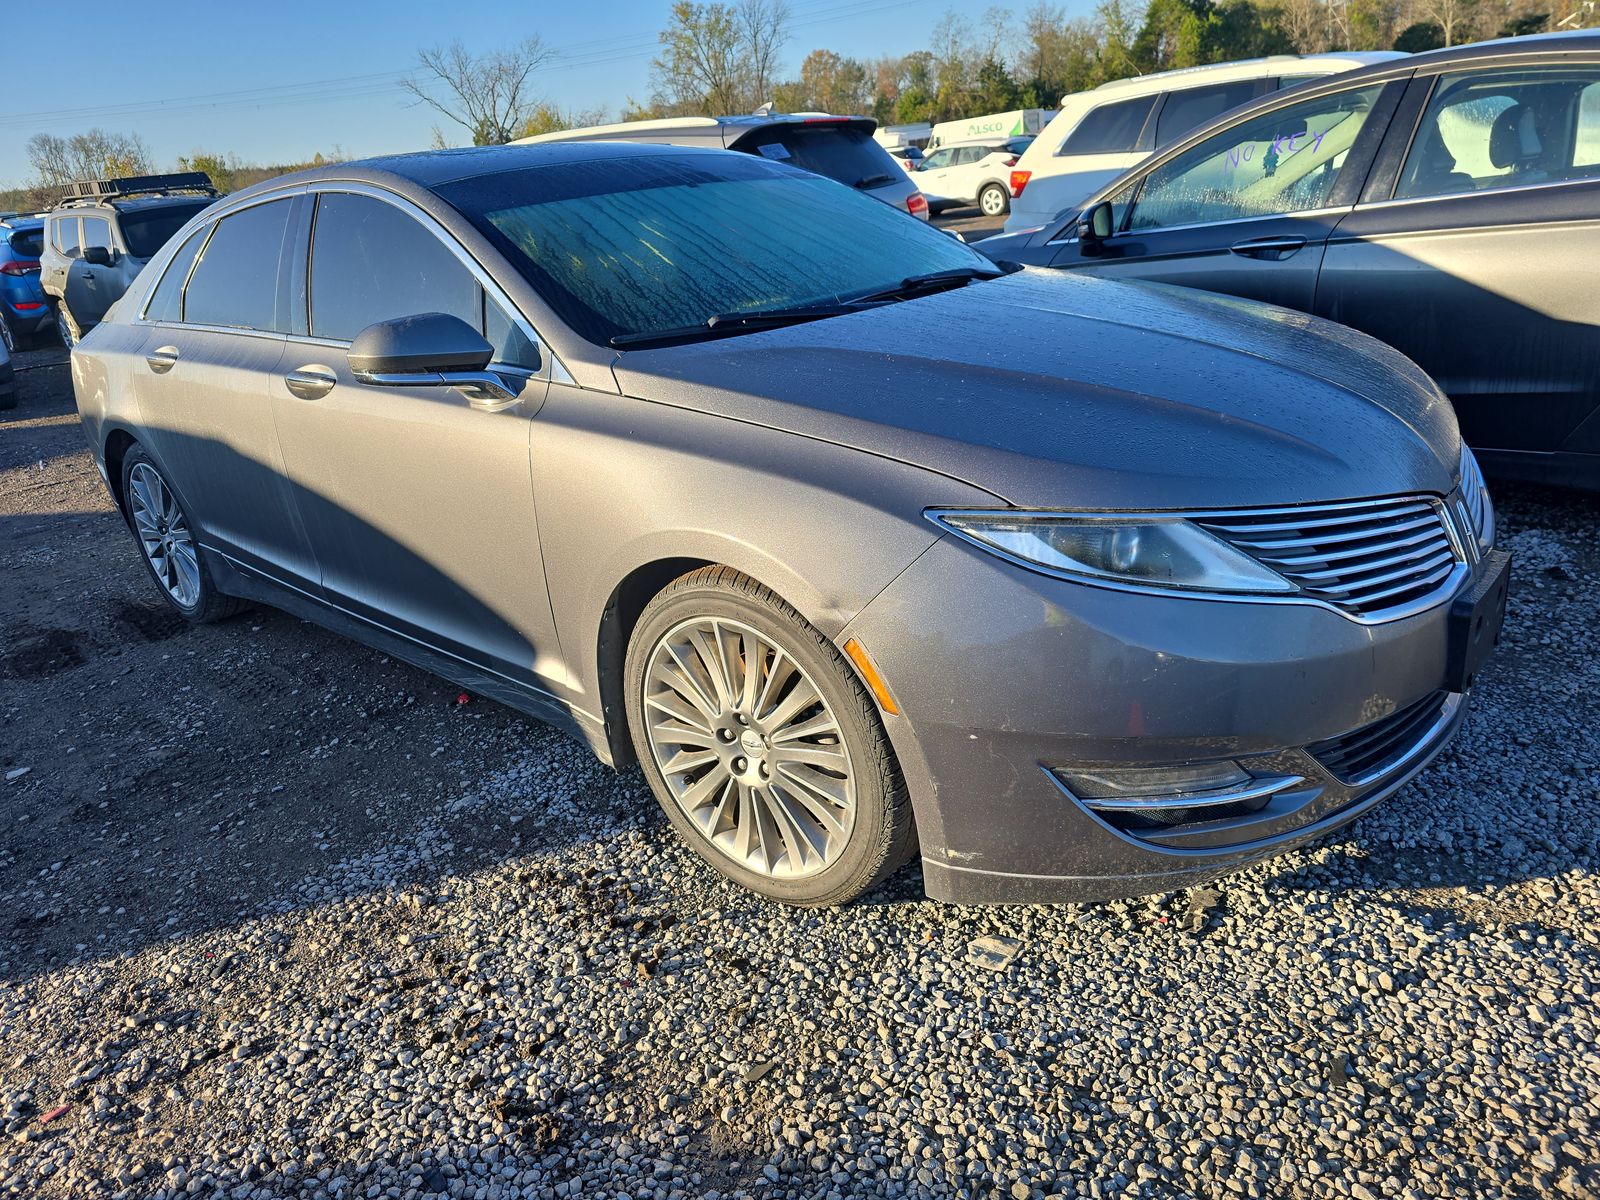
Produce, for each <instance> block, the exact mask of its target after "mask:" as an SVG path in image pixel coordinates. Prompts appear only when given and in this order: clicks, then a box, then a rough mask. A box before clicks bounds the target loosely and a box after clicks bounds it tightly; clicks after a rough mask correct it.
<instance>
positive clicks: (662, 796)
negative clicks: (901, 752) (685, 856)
mask: <svg viewBox="0 0 1600 1200" xmlns="http://www.w3.org/2000/svg"><path fill="white" fill-rule="evenodd" d="M624 674H625V684H626V686H627V689H628V691H627V706H628V724H629V727H630V730H631V732H632V735H633V740H634V747H635V749H636V751H637V753H638V757H639V760H640V763H641V765H642V766H643V768H644V772H645V776H646V778H647V779H648V780H649V782H650V785H651V789H652V790H653V791H654V792H655V794H656V798H657V799H658V800H659V801H660V802H661V806H662V808H663V809H665V810H666V813H667V816H668V817H669V818H670V819H671V821H672V823H673V825H674V827H675V828H676V829H677V830H678V832H679V834H680V835H681V836H682V837H683V838H684V840H685V841H687V842H688V843H689V844H690V845H691V846H693V847H694V848H695V850H696V851H698V852H699V854H700V855H701V857H703V858H704V859H706V861H707V862H709V863H710V864H711V865H712V866H714V867H716V868H717V869H718V870H719V871H721V872H722V873H723V874H724V875H727V876H728V877H729V878H731V879H733V880H734V881H736V882H738V883H741V884H743V885H744V886H745V887H748V888H750V889H751V890H752V891H756V892H759V893H760V894H762V895H764V896H769V897H771V898H772V899H775V900H781V901H784V902H786V903H790V904H842V903H845V902H846V901H848V900H851V899H854V898H855V897H856V896H858V895H860V894H861V893H862V892H863V891H865V890H866V889H867V888H869V887H871V886H872V885H873V884H875V883H877V882H878V881H879V880H880V879H882V878H883V877H884V876H886V875H887V874H888V873H889V872H890V871H892V870H893V869H894V868H895V867H897V866H898V865H899V864H900V863H901V862H902V861H904V859H905V857H906V855H907V854H908V853H909V852H910V851H911V849H912V848H913V847H914V840H913V833H912V824H911V812H910V804H909V802H908V801H907V799H906V792H905V784H904V782H903V781H902V780H901V778H900V774H899V771H898V769H897V767H896V765H895V761H894V754H893V751H892V750H891V749H890V747H889V744H888V738H887V736H886V735H885V733H884V730H883V726H882V722H881V721H880V720H879V718H878V714H877V709H876V707H875V705H874V703H873V701H872V698H871V695H870V693H868V692H867V690H866V688H865V687H864V686H863V685H862V683H861V681H860V680H859V679H858V678H857V677H856V675H855V673H854V672H853V671H852V670H851V668H850V667H849V665H848V664H847V663H846V662H845V660H844V658H843V657H842V656H841V655H840V654H839V652H838V650H836V649H835V648H834V646H833V645H832V643H831V642H829V641H828V640H827V639H826V638H824V637H823V636H822V635H821V634H819V633H818V632H817V631H816V630H815V629H814V628H812V627H811V626H810V625H809V624H807V623H806V622H805V620H804V619H803V618H802V617H801V616H800V615H799V614H798V613H796V612H795V611H794V609H793V608H791V607H790V606H789V605H787V604H785V603H784V602H783V601H782V600H780V599H778V597H777V596H775V595H774V594H773V593H772V592H770V591H769V590H767V589H766V588H764V587H762V586H761V585H760V584H758V583H756V582H754V581H753V580H751V579H748V578H747V577H745V576H742V575H739V574H737V573H736V572H734V571H731V570H729V569H727V568H725V567H706V568H702V569H701V570H699V571H695V572H693V573H691V574H689V575H686V576H684V577H683V578H681V579H679V580H677V581H676V582H674V583H672V584H671V585H669V586H668V587H667V588H666V589H665V590H664V591H663V592H662V593H661V594H660V595H658V596H657V597H656V598H655V599H654V600H652V601H651V602H650V604H649V605H648V606H647V607H646V609H645V611H644V613H643V614H642V615H641V616H640V618H639V623H638V625H637V626H636V628H635V630H634V634H633V638H632V639H631V641H630V643H629V647H628V656H627V663H626V666H625V671H624Z"/></svg>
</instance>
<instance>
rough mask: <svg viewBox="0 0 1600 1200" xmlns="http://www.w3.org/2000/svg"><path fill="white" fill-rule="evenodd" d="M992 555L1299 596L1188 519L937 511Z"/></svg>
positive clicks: (1126, 576) (1159, 583) (1156, 583)
mask: <svg viewBox="0 0 1600 1200" xmlns="http://www.w3.org/2000/svg"><path fill="white" fill-rule="evenodd" d="M928 516H929V517H930V518H932V519H933V520H934V522H935V523H937V524H939V525H942V526H944V527H945V528H946V529H949V530H950V531H951V532H953V533H956V534H958V535H960V536H961V537H964V538H966V539H967V540H968V541H969V542H972V543H974V544H976V545H978V546H981V547H983V548H984V549H985V550H988V551H990V552H991V553H994V554H999V555H1000V556H1002V557H1004V558H1009V559H1012V560H1013V561H1016V562H1020V563H1023V564H1024V565H1026V566H1029V567H1032V568H1034V569H1035V570H1043V571H1046V572H1049V573H1050V574H1052V575H1062V576H1066V577H1069V578H1080V579H1081V578H1089V579H1100V580H1112V581H1116V582H1119V583H1127V584H1139V585H1142V586H1145V587H1160V588H1179V589H1186V590H1191V591H1204V592H1247V593H1257V594H1259V593H1262V592H1293V591H1296V590H1297V589H1296V587H1295V585H1294V584H1292V583H1290V582H1289V581H1288V580H1287V579H1285V578H1283V576H1281V575H1279V574H1278V573H1277V572H1275V571H1272V570H1269V569H1268V568H1266V567H1264V566H1262V565H1261V564H1260V563H1258V562H1256V561H1255V560H1254V559H1253V558H1250V557H1248V556H1247V555H1245V554H1243V553H1242V552H1240V551H1238V550H1235V549H1234V548H1233V547H1232V546H1230V545H1228V544H1227V543H1226V542H1224V541H1221V540H1219V539H1218V538H1215V537H1213V536H1212V535H1211V534H1209V533H1207V532H1206V531H1205V530H1203V529H1201V528H1200V527H1199V526H1196V525H1192V524H1190V523H1189V522H1188V521H1185V520H1184V519H1182V518H1181V517H1158V516H1144V515H1139V516H1126V517H1117V516H1106V517H1100V516H1063V515H1060V514H1056V513H1027V512H1017V511H1014V510H1003V509H1001V510H992V511H978V512H938V511H932V512H929V513H928Z"/></svg>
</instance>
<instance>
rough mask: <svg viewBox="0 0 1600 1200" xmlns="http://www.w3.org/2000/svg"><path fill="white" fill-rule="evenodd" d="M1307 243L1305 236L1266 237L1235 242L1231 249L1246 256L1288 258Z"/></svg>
mask: <svg viewBox="0 0 1600 1200" xmlns="http://www.w3.org/2000/svg"><path fill="white" fill-rule="evenodd" d="M1305 244H1306V240H1305V238H1303V237H1264V238H1250V239H1249V240H1248V241H1243V242H1235V243H1234V244H1233V245H1232V246H1230V247H1229V249H1230V250H1232V251H1233V252H1234V253H1235V254H1238V255H1241V256H1242V257H1244V258H1271V259H1282V258H1288V257H1289V256H1290V255H1291V254H1293V253H1294V252H1295V251H1296V250H1298V249H1300V247H1301V246H1304V245H1305Z"/></svg>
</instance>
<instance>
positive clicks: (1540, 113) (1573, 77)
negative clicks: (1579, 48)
mask: <svg viewBox="0 0 1600 1200" xmlns="http://www.w3.org/2000/svg"><path fill="white" fill-rule="evenodd" d="M1597 165H1600V66H1577V67H1528V68H1524V69H1522V70H1514V71H1478V72H1473V73H1464V74H1459V75H1444V76H1441V77H1440V79H1439V82H1438V83H1437V84H1435V85H1434V89H1433V98H1432V99H1431V100H1430V101H1429V102H1428V110H1427V112H1425V113H1424V114H1423V116H1422V123H1421V124H1420V125H1419V126H1418V127H1417V134H1416V137H1415V138H1413V139H1412V143H1411V151H1410V153H1409V155H1407V157H1406V163H1405V166H1404V167H1402V168H1401V170H1400V182H1399V184H1398V185H1397V186H1396V188H1395V196H1396V197H1397V198H1401V199H1404V198H1407V197H1411V196H1447V195H1453V194H1456V193H1461V192H1474V191H1480V190H1482V189H1484V188H1496V187H1517V186H1521V185H1525V184H1533V183H1555V182H1560V181H1562V180H1567V179H1585V178H1600V170H1597V169H1596V167H1597Z"/></svg>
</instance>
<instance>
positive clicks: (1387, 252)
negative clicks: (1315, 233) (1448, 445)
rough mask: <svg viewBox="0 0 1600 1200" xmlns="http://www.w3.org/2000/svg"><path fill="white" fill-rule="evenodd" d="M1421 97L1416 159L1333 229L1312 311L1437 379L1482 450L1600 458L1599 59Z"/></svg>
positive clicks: (1505, 72)
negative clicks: (1599, 283)
mask: <svg viewBox="0 0 1600 1200" xmlns="http://www.w3.org/2000/svg"><path fill="white" fill-rule="evenodd" d="M1412 86H1413V88H1415V89H1419V90H1421V91H1423V92H1424V93H1425V95H1426V105H1425V106H1419V107H1423V111H1422V117H1421V119H1420V121H1419V122H1418V123H1417V124H1416V126H1415V130H1414V132H1413V129H1412V128H1409V127H1408V128H1406V129H1403V130H1402V129H1401V128H1400V127H1399V122H1398V121H1397V122H1396V128H1395V130H1394V132H1393V133H1392V134H1391V138H1392V139H1393V140H1396V141H1398V140H1399V139H1400V138H1401V137H1402V136H1404V137H1405V139H1406V143H1408V144H1409V150H1407V152H1406V154H1405V158H1404V161H1403V163H1401V165H1399V167H1398V169H1397V170H1393V171H1391V177H1390V178H1388V179H1383V180H1379V179H1376V178H1375V179H1374V180H1373V181H1372V183H1371V184H1370V185H1369V187H1368V190H1367V193H1366V195H1365V196H1364V197H1363V202H1362V203H1361V204H1360V205H1358V206H1357V207H1356V209H1355V211H1354V212H1352V213H1351V214H1350V216H1349V217H1348V218H1347V219H1346V220H1345V221H1344V222H1343V223H1342V224H1340V226H1339V228H1338V231H1337V232H1336V233H1335V234H1334V237H1333V238H1332V240H1331V241H1330V243H1329V246H1328V252H1327V260H1326V263H1325V265H1324V267H1323V271H1322V280H1321V284H1320V286H1319V289H1318V293H1317V303H1316V311H1317V312H1318V313H1319V314H1321V315H1323V316H1327V317H1331V318H1332V319H1333V320H1335V321H1340V322H1343V323H1344V324H1346V325H1351V326H1354V327H1355V328H1357V329H1360V330H1363V331H1365V332H1367V333H1370V334H1372V335H1373V336H1375V337H1378V338H1381V339H1383V340H1384V341H1386V342H1388V343H1389V344H1390V345H1391V346H1394V347H1395V348H1397V349H1398V350H1400V351H1402V352H1403V353H1404V354H1405V355H1407V357H1409V358H1411V359H1412V360H1413V361H1415V362H1416V363H1417V365H1418V366H1420V367H1422V369H1423V370H1425V371H1427V372H1428V374H1430V375H1432V376H1433V377H1434V379H1435V380H1437V381H1438V383H1439V386H1440V387H1441V388H1442V389H1443V390H1444V392H1445V394H1446V395H1448V396H1449V397H1450V399H1451V401H1452V403H1453V404H1454V405H1455V409H1456V413H1457V416H1458V417H1459V418H1460V422H1461V432H1462V435H1463V436H1464V437H1465V439H1466V440H1467V442H1468V444H1469V445H1472V446H1475V447H1479V448H1482V449H1485V450H1490V451H1502V452H1510V453H1511V454H1526V453H1544V452H1550V451H1558V452H1560V451H1565V452H1569V453H1583V454H1597V453H1600V415H1597V413H1600V302H1597V301H1596V294H1597V293H1596V264H1597V263H1600V61H1591V62H1588V63H1582V62H1572V61H1571V60H1568V61H1566V62H1564V63H1561V64H1554V63H1552V64H1549V65H1540V66H1518V67H1506V66H1503V65H1502V66H1499V67H1490V68H1483V69H1479V70H1475V71H1463V72H1457V73H1453V74H1445V75H1441V76H1437V77H1428V78H1420V79H1418V80H1416V82H1415V83H1414V84H1413V85H1412ZM1410 99H1411V98H1410V97H1408V106H1409V102H1410ZM1384 157H1385V159H1387V158H1388V155H1387V154H1385V156H1384ZM1396 161H1399V160H1398V156H1396Z"/></svg>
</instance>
